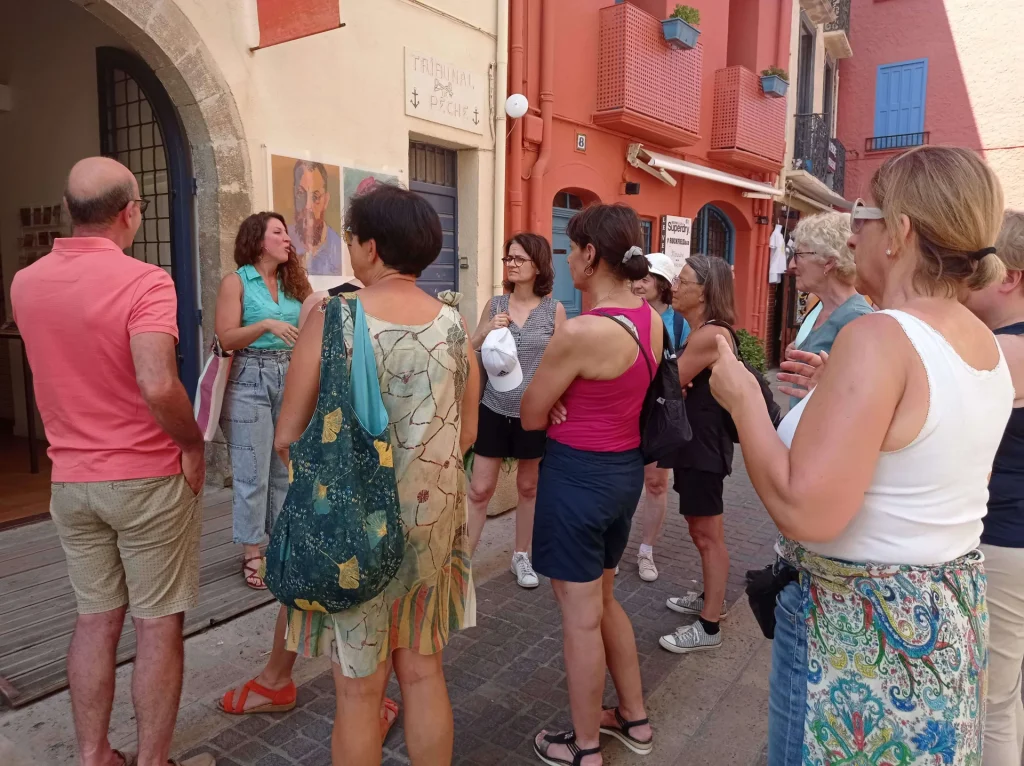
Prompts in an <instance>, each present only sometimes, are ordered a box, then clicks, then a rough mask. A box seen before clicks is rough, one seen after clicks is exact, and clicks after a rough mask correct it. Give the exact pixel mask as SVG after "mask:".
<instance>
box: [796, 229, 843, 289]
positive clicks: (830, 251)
mask: <svg viewBox="0 0 1024 766" xmlns="http://www.w3.org/2000/svg"><path fill="white" fill-rule="evenodd" d="M849 238H850V214H849V213H836V212H829V213H818V214H817V215H812V216H810V217H809V218H803V219H801V220H800V223H798V224H797V225H796V228H795V229H793V239H795V240H796V241H797V242H798V243H802V244H804V245H807V246H808V247H810V248H811V249H812V250H814V252H815V253H817V255H818V256H820V257H821V258H824V259H825V260H827V261H835V264H836V270H835V275H836V277H837V278H838V279H839V281H840V282H842V283H844V284H847V285H852V284H853V283H854V280H855V279H856V278H857V265H856V263H854V260H853V251H852V250H850V247H849V245H847V244H846V242H847V240H848V239H849Z"/></svg>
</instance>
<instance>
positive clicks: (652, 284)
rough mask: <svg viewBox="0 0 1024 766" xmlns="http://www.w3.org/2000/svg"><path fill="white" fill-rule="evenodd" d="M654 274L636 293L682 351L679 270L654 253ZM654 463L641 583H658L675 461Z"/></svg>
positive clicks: (647, 479)
mask: <svg viewBox="0 0 1024 766" xmlns="http://www.w3.org/2000/svg"><path fill="white" fill-rule="evenodd" d="M647 265H648V268H649V269H650V273H649V274H648V275H647V276H646V277H644V278H643V279H637V280H635V281H634V282H633V293H634V294H635V295H639V296H640V297H641V298H644V299H645V300H646V301H647V304H648V305H649V306H650V307H651V308H652V309H654V310H655V311H657V312H658V314H660V315H661V321H662V322H664V323H665V327H666V329H667V330H668V334H669V340H671V341H672V348H673V349H677V348H680V347H681V346H682V345H683V343H684V342H685V341H686V336H688V335H689V334H690V325H688V324H687V323H686V320H685V319H683V315H682V314H680V313H678V312H677V311H676V310H675V309H673V308H672V280H673V279H675V278H676V275H677V274H678V273H679V270H678V269H677V268H676V266H675V264H674V263H672V259H671V258H669V257H668V256H667V255H665V254H664V253H650V254H649V255H648V256H647ZM663 462H664V465H662V464H661V463H651V464H650V465H648V466H645V467H644V511H643V530H644V536H643V540H642V542H641V543H640V553H639V554H637V557H636V563H637V568H638V569H639V572H640V579H641V580H643V581H644V582H654V581H655V580H657V579H658V568H657V567H656V566H655V565H654V543H655V541H657V539H658V535H659V534H661V527H662V525H663V524H664V523H665V514H666V513H667V512H668V484H669V473H670V471H671V468H672V461H671V460H669V461H663Z"/></svg>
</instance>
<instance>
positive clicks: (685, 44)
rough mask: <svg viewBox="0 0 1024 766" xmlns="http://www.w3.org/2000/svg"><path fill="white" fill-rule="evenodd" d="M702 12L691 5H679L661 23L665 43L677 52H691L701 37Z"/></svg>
mask: <svg viewBox="0 0 1024 766" xmlns="http://www.w3.org/2000/svg"><path fill="white" fill-rule="evenodd" d="M698 26H700V11H698V10H697V9H696V8H694V7H692V6H689V5H677V6H676V8H675V10H674V11H672V15H671V16H669V17H668V18H667V19H665V20H664V21H662V22H661V31H662V33H663V34H664V35H665V42H667V43H668V44H669V45H670V46H672V47H673V48H675V49H677V50H684V51H685V50H690V49H691V48H695V47H696V46H697V38H698V37H700V30H699V29H697V27H698Z"/></svg>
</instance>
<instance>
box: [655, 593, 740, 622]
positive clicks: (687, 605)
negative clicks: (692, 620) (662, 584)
mask: <svg viewBox="0 0 1024 766" xmlns="http://www.w3.org/2000/svg"><path fill="white" fill-rule="evenodd" d="M665 606H667V607H668V608H669V609H671V610H672V611H673V612H679V614H695V615H697V616H698V617H699V616H700V613H701V612H703V611H704V596H703V595H701V594H700V593H694V592H693V591H690V592H689V593H687V594H686V595H685V596H673V597H672V598H670V599H669V600H668V601H666V602H665ZM727 614H728V613H727V612H726V610H725V604H724V603H723V604H722V614H721V616H720V617H719V618H718V619H720V620H724V619H725V618H726V616H727Z"/></svg>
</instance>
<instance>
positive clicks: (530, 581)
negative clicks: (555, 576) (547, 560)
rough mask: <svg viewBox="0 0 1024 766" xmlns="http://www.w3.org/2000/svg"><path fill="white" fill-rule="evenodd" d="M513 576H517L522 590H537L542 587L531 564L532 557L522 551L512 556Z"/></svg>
mask: <svg viewBox="0 0 1024 766" xmlns="http://www.w3.org/2000/svg"><path fill="white" fill-rule="evenodd" d="M512 574H514V575H515V576H516V581H517V582H518V583H519V587H520V588H536V587H537V586H538V585H540V580H539V579H537V573H536V572H534V571H533V565H532V564H531V563H530V557H529V556H528V555H527V554H525V553H523V552H521V551H517V552H515V553H513V554H512Z"/></svg>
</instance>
